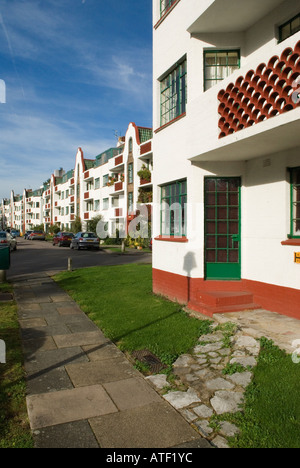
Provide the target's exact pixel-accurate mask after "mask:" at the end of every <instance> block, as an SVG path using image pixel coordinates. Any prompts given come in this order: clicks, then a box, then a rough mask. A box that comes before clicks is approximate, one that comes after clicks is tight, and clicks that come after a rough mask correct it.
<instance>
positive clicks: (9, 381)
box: [0, 284, 33, 448]
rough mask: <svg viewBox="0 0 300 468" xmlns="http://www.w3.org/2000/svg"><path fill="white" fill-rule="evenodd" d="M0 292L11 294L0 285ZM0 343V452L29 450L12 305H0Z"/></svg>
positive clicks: (18, 332)
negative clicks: (2, 356)
mask: <svg viewBox="0 0 300 468" xmlns="http://www.w3.org/2000/svg"><path fill="white" fill-rule="evenodd" d="M0 292H12V288H11V286H10V285H9V284H1V285H0ZM0 339H1V340H3V341H4V342H5V345H6V363H5V364H1V363H0V448H32V447H33V441H32V436H31V431H30V427H29V422H28V416H27V408H26V384H25V376H24V369H23V355H22V348H21V340H20V331H19V324H18V320H17V306H16V304H15V302H4V303H0Z"/></svg>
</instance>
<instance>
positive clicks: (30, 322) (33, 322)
mask: <svg viewBox="0 0 300 468" xmlns="http://www.w3.org/2000/svg"><path fill="white" fill-rule="evenodd" d="M19 323H20V327H21V328H39V327H47V325H48V324H47V322H46V320H45V319H44V318H41V317H36V318H28V319H21V320H19Z"/></svg>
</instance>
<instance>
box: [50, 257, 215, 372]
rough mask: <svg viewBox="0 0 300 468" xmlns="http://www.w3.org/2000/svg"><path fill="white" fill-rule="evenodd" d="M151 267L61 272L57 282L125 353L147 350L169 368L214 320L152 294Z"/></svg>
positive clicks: (138, 266) (131, 266)
mask: <svg viewBox="0 0 300 468" xmlns="http://www.w3.org/2000/svg"><path fill="white" fill-rule="evenodd" d="M151 268H152V267H151V265H145V264H132V265H122V266H104V267H95V268H86V269H82V270H77V271H75V272H72V273H68V272H63V273H60V274H58V275H57V276H56V277H55V279H56V281H57V282H58V284H59V285H60V286H61V287H62V288H63V289H64V290H66V291H67V292H68V293H69V294H70V295H71V296H72V297H73V298H74V299H75V301H76V302H77V303H78V304H79V305H80V306H81V308H82V309H83V310H84V311H85V312H86V313H87V314H88V316H89V317H90V318H91V320H93V321H94V322H95V323H96V324H97V325H98V326H99V328H101V329H102V330H103V332H104V333H105V335H106V336H107V337H108V338H109V339H110V340H111V341H113V342H114V343H116V344H117V345H118V346H119V347H120V349H122V351H127V352H129V353H131V352H132V351H135V350H140V349H148V350H149V351H151V352H152V353H154V354H156V355H157V356H158V357H159V358H160V360H161V361H162V362H163V363H164V364H166V365H168V366H170V365H171V364H172V363H173V362H174V360H175V359H176V358H177V357H178V356H179V355H181V354H183V353H186V352H187V351H188V350H189V349H190V348H191V347H192V346H194V345H195V343H196V342H197V339H198V337H199V336H200V335H201V334H202V333H207V331H208V330H209V324H210V322H209V321H208V320H203V321H201V320H197V319H195V318H191V317H189V316H188V315H187V314H186V313H185V312H184V311H183V310H182V307H181V306H180V305H178V304H176V303H173V302H170V301H167V300H166V299H164V298H161V297H158V296H155V295H154V294H153V293H152V283H151V271H152V269H151Z"/></svg>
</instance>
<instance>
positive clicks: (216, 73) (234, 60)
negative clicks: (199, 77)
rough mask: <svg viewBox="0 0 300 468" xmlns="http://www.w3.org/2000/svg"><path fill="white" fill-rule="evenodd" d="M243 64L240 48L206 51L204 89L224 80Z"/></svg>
mask: <svg viewBox="0 0 300 468" xmlns="http://www.w3.org/2000/svg"><path fill="white" fill-rule="evenodd" d="M240 65H241V57H240V50H239V49H232V50H215V49H209V50H205V51H204V91H207V90H208V89H210V88H212V87H213V86H215V85H216V84H218V83H219V82H220V81H223V80H224V79H225V78H227V77H228V76H229V75H231V73H233V72H234V71H235V70H238V69H239V68H240Z"/></svg>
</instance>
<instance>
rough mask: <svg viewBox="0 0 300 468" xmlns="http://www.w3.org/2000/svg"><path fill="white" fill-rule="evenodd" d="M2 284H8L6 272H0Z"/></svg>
mask: <svg viewBox="0 0 300 468" xmlns="http://www.w3.org/2000/svg"><path fill="white" fill-rule="evenodd" d="M0 283H6V270H0Z"/></svg>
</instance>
